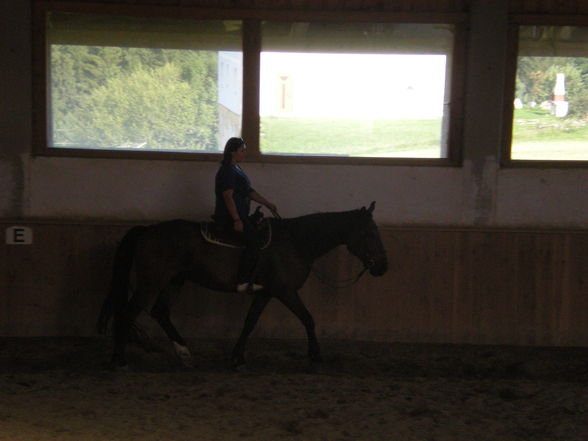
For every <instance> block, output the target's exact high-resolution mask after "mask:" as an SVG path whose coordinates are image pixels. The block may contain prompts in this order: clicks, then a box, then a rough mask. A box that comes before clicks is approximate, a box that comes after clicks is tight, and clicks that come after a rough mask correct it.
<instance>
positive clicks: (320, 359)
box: [310, 354, 323, 363]
mask: <svg viewBox="0 0 588 441" xmlns="http://www.w3.org/2000/svg"><path fill="white" fill-rule="evenodd" d="M310 362H311V363H322V362H323V357H321V355H320V354H314V355H311V356H310Z"/></svg>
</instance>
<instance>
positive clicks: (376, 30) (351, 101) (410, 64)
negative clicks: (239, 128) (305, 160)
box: [260, 23, 453, 158]
mask: <svg viewBox="0 0 588 441" xmlns="http://www.w3.org/2000/svg"><path fill="white" fill-rule="evenodd" d="M452 38H453V37H452V32H451V26H449V25H406V24H403V25H399V24H365V23H364V24H357V23H349V24H324V23H279V24H276V23H265V24H264V26H263V33H262V47H263V50H262V53H261V67H260V72H261V73H260V124H261V127H260V140H261V141H260V147H261V151H262V153H264V154H283V155H320V156H350V157H382V158H385V157H397V158H410V157H411V158H441V157H445V150H446V149H445V147H444V146H445V143H446V133H445V132H446V130H445V127H446V123H445V122H444V114H447V113H448V108H447V107H446V103H447V102H448V99H446V97H448V96H449V87H448V78H449V74H448V71H449V66H450V64H451V63H450V59H451V48H452V47H453V44H452Z"/></svg>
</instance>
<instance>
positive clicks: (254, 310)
mask: <svg viewBox="0 0 588 441" xmlns="http://www.w3.org/2000/svg"><path fill="white" fill-rule="evenodd" d="M270 298H271V297H270V296H269V295H266V294H263V293H261V292H260V293H259V294H257V295H256V296H255V297H254V299H253V302H252V303H251V307H250V308H249V312H248V313H247V317H246V318H245V325H244V326H243V330H242V331H241V335H240V336H239V340H238V341H237V344H236V345H235V348H234V349H233V353H232V355H231V367H232V368H236V367H238V366H240V365H242V364H244V363H245V357H244V355H243V354H244V352H245V344H246V343H247V338H248V337H249V334H251V332H252V331H253V329H254V328H255V325H256V324H257V321H258V320H259V316H260V315H261V313H262V312H263V310H264V309H265V307H266V306H267V304H268V302H269V300H270Z"/></svg>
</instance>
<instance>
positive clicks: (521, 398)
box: [0, 338, 588, 441]
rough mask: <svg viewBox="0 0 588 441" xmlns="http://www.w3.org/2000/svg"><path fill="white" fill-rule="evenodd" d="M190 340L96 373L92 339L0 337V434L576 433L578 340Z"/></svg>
mask: <svg viewBox="0 0 588 441" xmlns="http://www.w3.org/2000/svg"><path fill="white" fill-rule="evenodd" d="M233 343H234V341H233V340H214V341H212V340H206V341H204V340H190V342H189V346H190V348H191V350H192V352H193V355H194V359H195V363H196V367H195V368H193V369H186V368H184V367H182V366H181V365H180V363H179V361H178V360H177V359H176V358H175V356H174V355H173V354H172V350H171V347H170V346H169V344H168V343H167V342H164V341H161V342H158V344H159V345H160V346H161V347H162V348H163V350H162V351H161V352H154V353H145V352H143V351H142V350H141V349H139V348H132V349H131V350H130V362H131V366H132V368H131V369H130V370H128V371H125V372H118V371H117V372H113V371H111V370H109V369H107V363H106V361H107V360H108V358H109V356H110V348H111V343H110V341H109V340H107V339H105V338H0V441H25V440H26V441H45V440H72V441H73V440H75V441H84V440H88V441H90V440H91V441H107V440H108V441H116V440H121V441H122V440H125V441H131V440H137V441H139V440H140V441H151V440H153V441H154V440H161V441H175V440H178V441H194V440H202V441H214V440H222V441H227V440H252V441H253V440H260V441H263V440H272V441H275V440H321V441H336V440H366V441H378V440H386V441H391V440H399V441H413V440H414V441H461V440H463V441H484V440H491V441H514V440H521V441H523V440H524V441H532V440H542V441H556V440H562V441H564V440H565V441H586V440H588V348H520V347H495V346H461V345H423V344H400V343H393V344H387V343H365V342H349V341H322V342H321V344H322V350H323V356H324V358H325V361H324V363H323V364H322V365H321V366H320V367H318V368H311V367H310V366H309V364H308V362H307V361H306V357H305V351H306V343H305V342H304V341H301V340H260V339H252V340H251V341H250V344H249V347H248V353H247V355H248V364H247V366H246V368H245V369H242V370H240V371H237V372H234V371H230V370H228V369H227V367H226V366H227V359H228V354H229V353H230V350H231V349H232V345H233Z"/></svg>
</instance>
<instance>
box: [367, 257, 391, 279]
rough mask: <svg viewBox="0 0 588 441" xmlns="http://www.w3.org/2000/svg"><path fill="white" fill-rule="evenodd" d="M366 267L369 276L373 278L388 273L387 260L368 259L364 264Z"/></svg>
mask: <svg viewBox="0 0 588 441" xmlns="http://www.w3.org/2000/svg"><path fill="white" fill-rule="evenodd" d="M366 267H367V268H368V270H369V272H370V274H371V275H372V276H374V277H379V276H383V275H384V274H385V273H386V271H388V259H386V258H385V257H384V258H381V259H377V260H374V259H369V260H368V261H367V262H366Z"/></svg>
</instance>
